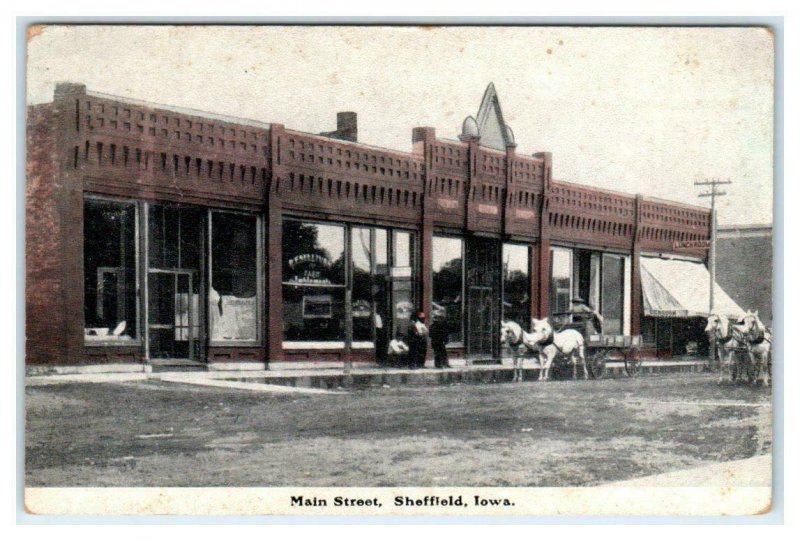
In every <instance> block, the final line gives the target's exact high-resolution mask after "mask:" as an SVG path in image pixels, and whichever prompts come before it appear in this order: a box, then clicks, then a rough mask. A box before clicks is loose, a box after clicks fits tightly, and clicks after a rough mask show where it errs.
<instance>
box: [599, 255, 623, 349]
mask: <svg viewBox="0 0 800 541" xmlns="http://www.w3.org/2000/svg"><path fill="white" fill-rule="evenodd" d="M624 279H625V258H624V257H623V256H618V255H609V254H603V281H602V283H603V286H602V287H603V291H602V295H601V298H600V300H601V307H600V313H601V314H602V315H603V333H605V334H622V317H623V312H624Z"/></svg>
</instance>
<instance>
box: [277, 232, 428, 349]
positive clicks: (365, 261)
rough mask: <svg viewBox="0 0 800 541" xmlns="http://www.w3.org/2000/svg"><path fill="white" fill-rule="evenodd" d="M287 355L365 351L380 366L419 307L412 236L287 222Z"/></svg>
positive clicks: (284, 289)
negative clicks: (303, 351)
mask: <svg viewBox="0 0 800 541" xmlns="http://www.w3.org/2000/svg"><path fill="white" fill-rule="evenodd" d="M282 227H283V243H284V246H283V284H282V289H283V291H282V295H283V299H282V300H283V348H284V349H286V350H321V349H333V350H345V351H349V350H352V349H356V350H366V351H368V352H369V354H371V355H374V359H375V360H376V361H377V362H379V363H381V362H383V360H384V356H385V353H386V350H387V345H388V343H389V340H391V338H392V337H395V336H398V335H401V336H404V335H405V333H406V332H407V330H408V325H409V322H410V318H411V315H412V314H413V312H414V310H415V306H416V302H417V299H416V294H415V290H416V272H415V270H414V269H415V268H416V264H415V259H416V256H415V254H416V235H415V233H414V232H412V231H406V230H402V229H396V228H387V227H374V226H364V225H354V224H346V223H333V222H314V221H307V220H300V219H294V218H288V217H287V218H284V220H283V226H282Z"/></svg>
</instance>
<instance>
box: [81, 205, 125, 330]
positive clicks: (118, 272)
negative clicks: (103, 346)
mask: <svg viewBox="0 0 800 541" xmlns="http://www.w3.org/2000/svg"><path fill="white" fill-rule="evenodd" d="M83 237H84V244H83V271H84V272H83V275H84V307H83V312H84V321H85V324H84V338H85V340H86V343H87V344H92V343H96V344H97V343H108V342H110V343H115V344H116V343H119V344H124V343H126V342H130V341H132V340H133V339H134V338H136V337H137V330H138V329H137V327H138V325H137V320H136V318H137V306H136V302H137V299H136V206H135V204H133V203H121V202H112V201H102V200H95V199H86V200H85V201H84V206H83Z"/></svg>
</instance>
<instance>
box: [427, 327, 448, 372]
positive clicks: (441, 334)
mask: <svg viewBox="0 0 800 541" xmlns="http://www.w3.org/2000/svg"><path fill="white" fill-rule="evenodd" d="M447 334H448V333H447V325H446V323H445V321H444V318H443V317H442V316H441V315H436V314H434V315H433V322H432V323H431V332H430V335H431V347H432V348H433V362H434V365H435V366H436V368H450V363H449V362H448V360H447Z"/></svg>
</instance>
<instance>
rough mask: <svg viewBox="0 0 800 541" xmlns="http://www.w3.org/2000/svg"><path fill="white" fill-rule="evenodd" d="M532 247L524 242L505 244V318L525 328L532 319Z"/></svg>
mask: <svg viewBox="0 0 800 541" xmlns="http://www.w3.org/2000/svg"><path fill="white" fill-rule="evenodd" d="M530 262H531V256H530V248H529V247H528V246H526V245H524V244H509V243H506V244H503V319H504V320H510V321H515V322H517V323H519V324H521V325H523V326H524V327H525V328H527V326H528V322H529V321H530V317H531V316H530V313H531V297H530V276H531V271H530V264H531V263H530Z"/></svg>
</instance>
